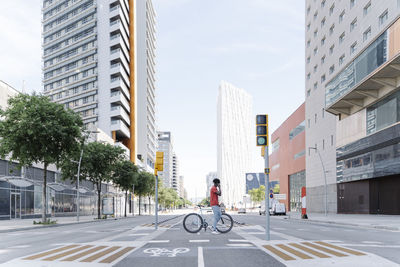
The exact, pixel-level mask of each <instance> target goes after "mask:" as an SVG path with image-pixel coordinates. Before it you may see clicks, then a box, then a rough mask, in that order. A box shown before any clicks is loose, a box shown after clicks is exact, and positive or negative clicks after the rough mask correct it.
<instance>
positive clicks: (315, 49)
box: [314, 47, 318, 56]
mask: <svg viewBox="0 0 400 267" xmlns="http://www.w3.org/2000/svg"><path fill="white" fill-rule="evenodd" d="M317 53H318V47H316V48H314V56H315V55H316V54H317Z"/></svg>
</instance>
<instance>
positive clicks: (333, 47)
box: [329, 45, 335, 55]
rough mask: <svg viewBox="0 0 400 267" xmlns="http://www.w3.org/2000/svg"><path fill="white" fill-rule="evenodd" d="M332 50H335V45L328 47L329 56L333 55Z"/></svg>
mask: <svg viewBox="0 0 400 267" xmlns="http://www.w3.org/2000/svg"><path fill="white" fill-rule="evenodd" d="M334 49H335V45H332V46H331V47H329V55H332V54H333V50H334Z"/></svg>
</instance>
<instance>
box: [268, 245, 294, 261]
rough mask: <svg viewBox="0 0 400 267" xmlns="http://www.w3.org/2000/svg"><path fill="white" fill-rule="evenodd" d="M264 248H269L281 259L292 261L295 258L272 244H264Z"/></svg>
mask: <svg viewBox="0 0 400 267" xmlns="http://www.w3.org/2000/svg"><path fill="white" fill-rule="evenodd" d="M263 247H264V248H266V249H268V250H269V251H271V252H272V253H274V254H275V255H277V256H278V257H280V258H281V259H284V260H285V261H292V260H295V258H293V257H291V256H289V255H288V254H285V253H283V252H282V251H280V250H278V249H276V248H274V247H273V246H270V245H264V246H263Z"/></svg>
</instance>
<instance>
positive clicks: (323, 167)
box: [308, 147, 328, 216]
mask: <svg viewBox="0 0 400 267" xmlns="http://www.w3.org/2000/svg"><path fill="white" fill-rule="evenodd" d="M310 149H314V150H315V151H317V153H318V156H319V160H320V161H321V165H322V171H323V172H324V179H325V216H326V215H327V210H328V190H327V185H326V171H325V165H324V162H323V161H322V158H321V154H320V153H319V150H318V149H317V147H309V148H308V154H310Z"/></svg>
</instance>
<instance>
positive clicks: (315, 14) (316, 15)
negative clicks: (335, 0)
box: [314, 11, 318, 20]
mask: <svg viewBox="0 0 400 267" xmlns="http://www.w3.org/2000/svg"><path fill="white" fill-rule="evenodd" d="M317 17H318V11H315V13H314V20H316V19H317Z"/></svg>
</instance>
